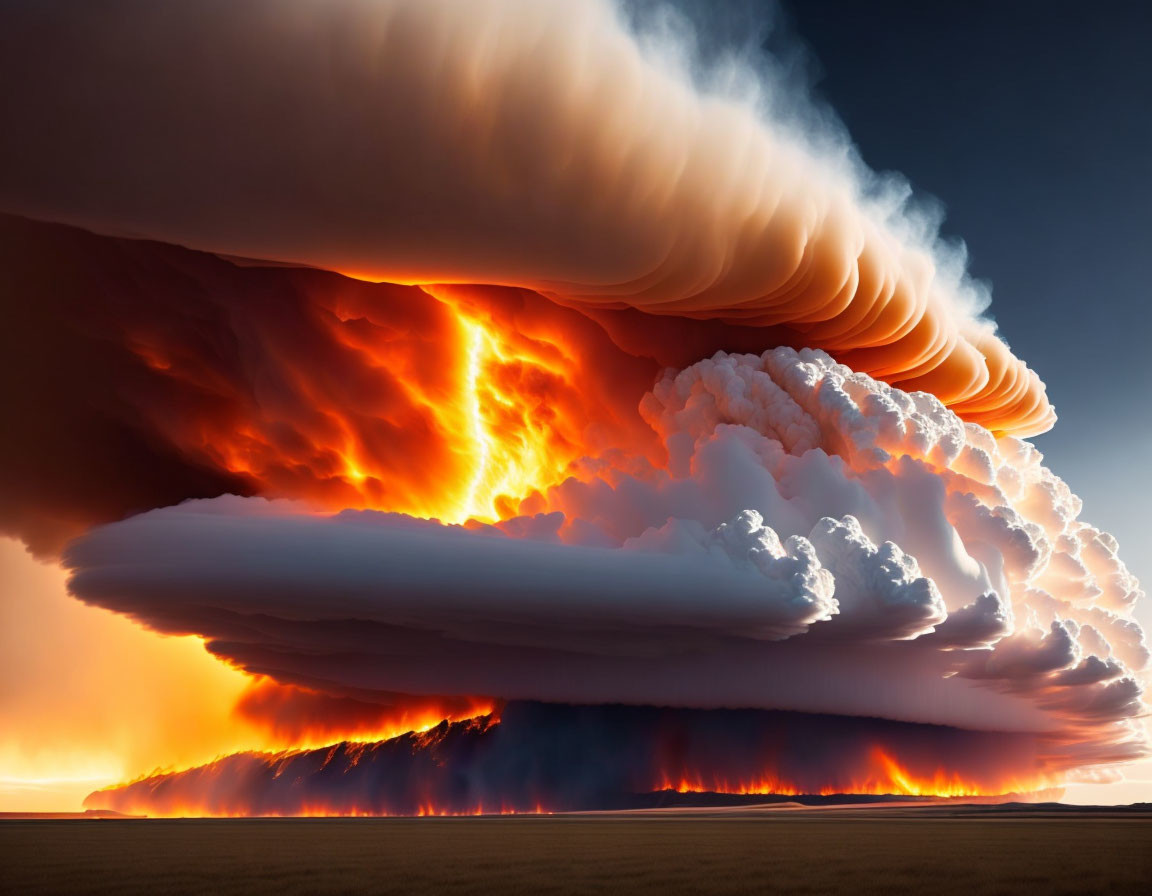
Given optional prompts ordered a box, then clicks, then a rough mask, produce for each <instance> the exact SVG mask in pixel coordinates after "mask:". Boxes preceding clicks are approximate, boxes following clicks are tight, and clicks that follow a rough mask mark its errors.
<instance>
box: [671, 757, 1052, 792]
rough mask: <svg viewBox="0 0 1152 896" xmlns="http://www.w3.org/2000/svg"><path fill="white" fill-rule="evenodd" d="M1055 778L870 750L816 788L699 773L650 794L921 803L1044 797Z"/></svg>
mask: <svg viewBox="0 0 1152 896" xmlns="http://www.w3.org/2000/svg"><path fill="white" fill-rule="evenodd" d="M1061 783H1062V782H1061V781H1060V780H1058V779H1057V778H1055V777H1053V776H1050V775H1044V774H1039V773H1037V774H1035V775H1033V776H1001V775H993V776H977V775H975V774H970V775H967V776H966V775H962V774H961V773H960V772H958V771H956V770H949V769H946V768H943V767H942V766H935V767H932V768H921V767H915V768H914V767H913V764H912V763H910V762H904V761H901V759H899V758H897V757H896V756H895V755H893V753H892V752H891V751H889V750H888V749H886V748H885V747H883V746H880V745H874V746H873V747H872V748H871V749H870V750H869V751H868V753H867V756H866V760H865V762H864V763H863V765H862V767H860V768H858V769H854V770H851V771H848V772H846V773H845V775H844V778H843V779H837V780H836V781H831V782H827V783H824V784H821V785H819V786H816V787H807V788H805V787H803V786H801V785H800V784H798V783H796V782H793V781H789V780H786V779H784V778H782V777H780V776H778V775H776V774H773V773H771V772H765V773H764V774H763V775H761V776H758V777H754V778H749V779H732V778H728V777H725V776H724V775H719V774H716V775H707V774H703V773H701V772H699V771H681V772H679V773H675V774H673V773H668V772H665V773H664V774H662V775H661V777H660V778H659V781H658V784H657V786H656V787H655V788H654V789H656V790H672V791H675V792H677V793H726V794H765V795H767V794H773V795H778V796H800V795H802V794H807V795H819V796H832V795H835V794H840V793H852V794H868V795H874V796H884V795H892V796H924V797H943V798H956V797H994V796H1005V795H1008V794H1016V795H1024V794H1035V793H1043V792H1047V791H1050V790H1051V789H1052V788H1053V787H1058V786H1060V784H1061Z"/></svg>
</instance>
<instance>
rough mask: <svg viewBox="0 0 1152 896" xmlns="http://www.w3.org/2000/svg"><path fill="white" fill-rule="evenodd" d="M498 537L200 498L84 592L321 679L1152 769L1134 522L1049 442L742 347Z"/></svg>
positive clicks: (110, 556) (821, 356)
mask: <svg viewBox="0 0 1152 896" xmlns="http://www.w3.org/2000/svg"><path fill="white" fill-rule="evenodd" d="M641 410H642V413H643V415H644V416H645V419H646V420H648V422H649V423H650V424H651V425H652V426H653V427H654V428H655V429H656V430H657V432H658V433H660V435H661V436H662V437H663V438H664V440H665V442H666V444H667V447H668V463H667V466H666V468H664V469H659V468H653V467H645V466H644V465H643V464H637V463H629V464H627V470H624V469H622V468H620V467H616V466H613V465H612V464H611V463H609V462H607V461H605V460H604V459H600V460H596V461H589V462H588V463H587V464H586V465H585V466H584V467H583V468H582V469H581V470H579V471H578V472H577V475H575V476H573V477H572V478H570V479H569V480H567V481H565V482H564V483H562V484H560V485H558V486H556V487H554V488H552V489H549V490H548V491H547V492H546V493H544V494H536V495H533V496H532V497H530V498H528V499H525V500H524V501H523V502H522V505H521V511H522V514H521V515H520V516H518V517H514V518H512V519H507V520H503V521H500V522H498V523H496V524H494V525H492V526H483V525H479V524H469V525H468V526H465V527H457V526H444V525H441V524H439V523H438V522H436V521H427V520H415V519H412V518H408V517H402V516H399V515H395V514H380V513H373V512H344V513H341V514H337V515H335V516H317V515H315V514H311V513H308V512H306V511H304V510H302V509H300V508H298V507H294V506H292V505H287V504H281V503H278V502H272V503H269V502H265V501H262V500H259V499H238V498H221V499H216V500H214V501H207V502H187V503H185V504H183V505H180V506H178V507H174V508H166V509H162V510H157V511H152V512H150V513H147V514H143V515H141V516H138V517H134V518H132V519H129V520H126V521H124V522H121V523H116V524H113V525H110V526H106V527H103V528H101V529H97V530H95V531H93V532H92V533H90V534H89V535H87V536H85V537H84V538H83V539H80V540H79V541H77V542H75V543H74V544H73V546H72V547H71V549H70V550H69V552H68V554H67V562H68V564H69V565H70V566H71V567H72V569H73V570H74V574H73V579H72V588H73V590H74V591H75V593H77V594H78V595H79V596H80V597H82V598H83V599H85V600H88V601H91V602H95V603H100V604H103V605H105V606H110V607H112V608H114V609H117V610H120V611H123V612H128V613H131V614H133V615H134V616H136V617H137V618H139V619H141V620H142V621H144V622H146V623H147V624H149V625H153V626H155V627H158V628H161V629H164V630H171V631H194V632H198V633H200V634H203V635H204V636H206V637H207V638H208V639H209V646H210V649H212V650H213V651H214V652H216V653H218V654H220V655H222V656H225V657H228V658H229V659H230V660H232V661H234V662H236V663H238V664H240V665H242V666H245V667H247V668H249V669H251V670H253V671H257V672H262V673H265V674H271V675H274V676H276V677H278V678H281V679H283V680H289V681H296V682H301V683H306V684H309V685H311V686H319V687H333V688H348V687H354V688H366V689H379V690H389V691H401V692H404V691H406V692H411V693H417V694H485V695H489V696H493V697H505V698H510V699H517V698H521V699H543V700H559V701H574V702H623V703H650V704H662V705H682V706H752V707H765V708H781V709H799V710H806V711H814V712H832V713H849V714H856V715H876V716H884V717H889V718H898V719H907V720H913V721H925V722H936V723H941V724H953V725H959V726H962V727H973V728H978V727H985V728H995V729H998V730H1009V729H1017V730H1029V731H1036V732H1041V733H1042V734H1043V736H1044V737H1045V738H1048V739H1050V740H1051V744H1052V745H1051V747H1050V755H1051V756H1052V762H1053V763H1055V764H1056V765H1059V766H1063V767H1072V766H1078V765H1086V764H1100V763H1107V762H1115V761H1121V760H1126V759H1130V758H1133V757H1135V756H1138V755H1140V754H1141V752H1142V751H1143V749H1144V745H1143V740H1142V735H1141V734H1140V732H1139V729H1138V728H1137V727H1136V726H1133V725H1129V724H1128V723H1127V721H1126V720H1129V719H1131V718H1132V717H1134V716H1136V715H1138V714H1140V713H1141V712H1143V704H1142V702H1141V696H1142V684H1141V678H1140V670H1141V669H1142V668H1143V667H1144V666H1145V665H1146V663H1147V660H1148V650H1147V647H1146V645H1145V643H1144V640H1143V633H1142V632H1141V630H1140V628H1139V626H1138V625H1137V624H1136V622H1135V621H1134V620H1133V619H1132V617H1131V608H1132V607H1133V605H1134V604H1135V602H1136V601H1137V600H1139V598H1140V596H1141V592H1140V591H1139V588H1138V585H1137V583H1136V581H1135V579H1134V578H1133V577H1132V576H1131V575H1130V574H1129V573H1128V571H1127V569H1126V568H1125V566H1124V564H1123V562H1122V561H1121V560H1120V558H1119V556H1118V553H1117V547H1116V543H1115V541H1114V540H1113V539H1111V538H1110V536H1107V535H1106V534H1104V533H1101V532H1099V531H1098V530H1096V529H1094V528H1092V527H1091V526H1089V525H1087V524H1085V523H1083V522H1081V521H1080V520H1079V519H1078V517H1077V514H1078V513H1079V501H1078V500H1077V499H1076V498H1075V496H1074V495H1072V494H1071V492H1070V491H1069V490H1068V488H1067V486H1066V485H1065V484H1064V483H1063V482H1062V481H1061V480H1060V479H1059V478H1057V477H1056V476H1055V475H1054V474H1052V473H1051V472H1050V471H1049V470H1047V469H1046V468H1045V467H1044V466H1043V464H1042V462H1041V460H1042V459H1041V457H1040V455H1039V453H1038V452H1037V451H1036V450H1035V449H1034V448H1033V447H1032V446H1030V445H1028V444H1027V443H1024V442H1021V441H1019V440H1016V439H1011V438H1001V439H999V440H997V439H994V438H993V437H992V436H991V435H990V434H989V433H988V432H987V431H985V430H983V429H981V428H980V427H977V426H974V425H973V424H966V423H963V422H962V421H960V420H959V418H957V417H956V416H955V415H954V414H952V413H951V412H950V411H948V410H947V409H946V408H944V406H943V405H942V404H940V402H939V401H937V400H936V399H935V398H933V397H932V396H930V395H927V394H924V393H915V394H906V393H903V392H901V391H900V390H898V389H895V388H892V387H890V386H887V385H885V384H883V383H881V382H878V381H876V380H873V379H871V378H870V377H867V376H864V375H861V374H859V373H855V372H853V371H851V370H850V369H848V368H846V367H844V366H842V365H839V364H837V363H835V362H834V361H833V360H832V359H831V358H830V357H829V356H828V355H826V354H825V353H823V352H819V351H810V350H803V351H794V350H792V349H786V348H781V349H775V350H772V351H769V352H765V353H764V354H763V355H761V356H755V355H726V354H723V353H719V354H717V355H716V356H714V357H713V358H710V359H707V360H705V361H701V362H699V363H698V364H695V365H693V366H692V367H690V368H688V369H686V370H683V371H680V372H678V373H676V372H669V373H668V374H667V375H666V376H665V377H664V378H663V379H662V380H661V381H660V382H659V383H658V384H657V385H656V386H655V388H654V389H653V391H652V393H651V394H649V395H648V396H647V397H646V398H645V400H644V402H643V404H642V408H641Z"/></svg>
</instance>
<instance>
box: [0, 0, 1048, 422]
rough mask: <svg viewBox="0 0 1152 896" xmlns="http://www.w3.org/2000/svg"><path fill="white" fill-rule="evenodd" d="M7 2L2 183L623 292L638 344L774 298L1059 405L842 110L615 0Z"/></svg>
mask: <svg viewBox="0 0 1152 896" xmlns="http://www.w3.org/2000/svg"><path fill="white" fill-rule="evenodd" d="M2 15H3V19H2V21H0V25H2V27H0V34H3V38H2V41H3V43H2V44H0V50H2V52H0V58H2V59H3V60H4V61H3V66H2V68H0V78H3V80H4V81H5V83H11V84H23V85H26V87H25V89H23V90H21V91H18V92H16V94H15V95H14V96H13V97H11V102H10V103H9V107H8V111H7V116H8V120H7V131H8V133H9V139H8V140H6V141H5V142H4V146H3V150H2V153H3V154H2V156H0V209H2V210H4V211H7V212H9V213H14V214H20V215H24V216H28V217H33V218H38V219H43V220H52V221H59V222H63V223H69V224H73V225H78V226H82V227H85V228H88V229H91V230H95V231H98V232H103V233H109V234H113V235H132V236H146V237H149V238H152V239H157V240H162V241H164V242H168V243H176V244H180V245H184V246H189V247H193V248H198V249H202V250H206V251H212V252H218V253H222V254H225V255H230V256H246V257H251V258H256V259H266V260H269V261H274V262H281V263H292V264H304V265H309V266H314V267H320V268H325V269H328V270H334V271H341V272H345V273H349V274H353V275H358V276H367V277H371V278H373V279H378V280H389V281H394V282H398V283H433V284H434V283H458V284H459V283H463V284H500V285H504V286H513V287H523V288H527V289H530V290H534V291H537V292H539V293H541V294H543V295H545V296H547V297H549V298H550V299H552V300H554V301H556V302H559V303H562V304H565V305H570V306H573V307H578V308H581V309H585V310H586V311H588V313H590V314H592V315H594V316H597V315H599V314H600V313H601V311H602V310H608V311H611V310H614V309H622V308H631V309H638V310H639V311H642V312H644V314H643V315H641V316H640V318H638V319H637V318H628V317H620V316H616V317H615V318H614V320H613V326H614V327H615V328H616V329H617V330H619V331H621V335H620V339H621V340H622V341H624V342H628V343H630V344H637V343H639V344H643V343H646V342H649V341H650V339H651V331H650V330H648V328H647V327H646V326H645V325H644V324H643V320H645V319H647V318H650V317H651V316H675V317H679V318H684V319H688V320H693V321H702V322H706V321H712V322H721V323H728V324H739V325H753V326H758V327H764V328H771V330H774V331H777V335H775V336H773V337H772V338H771V341H770V342H769V341H768V340H763V341H761V343H760V344H759V345H758V346H757V348H763V347H764V345H766V344H781V343H786V344H793V345H798V346H799V345H810V346H816V347H822V348H825V349H827V350H829V351H832V352H834V353H835V354H836V355H837V357H839V358H840V359H841V360H843V361H845V362H846V363H849V364H851V365H852V366H853V367H854V368H856V369H858V370H862V371H865V372H869V373H872V374H874V375H876V376H880V377H883V378H885V379H887V380H889V381H891V382H893V383H897V384H900V385H901V386H902V387H903V388H905V389H907V390H909V391H914V390H920V389H923V390H928V391H931V392H933V393H935V394H936V395H937V396H939V397H940V398H941V399H942V400H943V401H945V402H946V403H947V404H948V405H950V406H951V407H953V408H954V409H955V410H957V411H958V412H959V413H960V414H962V415H963V416H964V417H965V418H966V419H968V420H971V421H974V422H978V423H981V424H983V425H985V426H987V427H989V428H990V429H993V430H995V431H998V432H1012V433H1016V434H1019V435H1029V434H1034V433H1038V432H1042V431H1044V430H1045V429H1047V428H1048V427H1049V426H1051V424H1052V422H1053V420H1054V419H1055V418H1054V414H1053V412H1052V408H1051V406H1050V404H1049V402H1048V400H1047V398H1046V396H1045V393H1044V388H1043V384H1042V383H1041V382H1040V380H1039V378H1038V377H1037V376H1036V374H1035V373H1033V372H1032V371H1030V370H1029V369H1028V368H1027V367H1026V365H1025V364H1024V363H1023V362H1021V361H1020V360H1018V359H1017V358H1015V357H1014V356H1013V355H1012V353H1011V351H1010V350H1009V349H1008V347H1007V346H1006V345H1005V344H1004V343H1003V342H1002V341H1001V340H1000V339H999V338H998V337H997V336H996V334H995V332H994V327H993V326H992V325H991V324H990V323H989V322H987V321H985V320H982V319H980V318H979V316H978V312H979V310H980V308H981V307H982V306H983V304H985V302H986V297H985V296H984V294H983V290H982V288H981V287H979V286H977V285H976V284H974V283H973V282H972V281H971V280H970V279H969V278H968V277H967V275H966V274H965V273H964V271H963V265H962V259H957V257H956V253H955V252H954V251H951V250H949V249H947V248H946V247H943V246H942V244H941V243H940V241H939V240H937V238H936V236H935V233H934V230H933V228H932V227H931V226H928V227H926V226H925V224H924V222H923V220H922V217H921V216H920V215H919V214H918V213H916V212H915V211H914V210H910V209H909V208H908V206H907V203H906V201H905V200H906V199H907V196H906V194H905V193H904V192H902V190H901V189H893V188H891V187H884V186H883V185H882V182H881V181H880V180H879V179H878V178H876V177H875V176H874V175H872V174H871V173H869V172H867V171H865V170H864V169H863V168H862V166H860V165H859V164H858V163H855V162H854V161H853V160H854V158H855V157H854V154H853V153H852V152H851V150H850V149H849V148H848V147H847V146H846V145H845V144H844V141H843V138H842V135H841V134H840V133H839V132H838V131H836V132H834V133H832V134H829V133H826V132H816V133H813V132H811V131H809V132H807V133H806V132H804V131H803V130H802V129H798V128H797V126H796V116H795V115H788V116H785V115H783V114H777V113H778V112H780V110H782V109H783V108H785V107H786V106H787V105H789V102H788V101H780V100H779V99H778V98H777V99H776V101H774V98H775V97H776V94H777V93H779V92H780V91H781V87H780V85H776V84H773V83H772V82H766V83H763V84H762V86H761V89H760V91H759V94H760V95H759V97H758V99H757V102H750V101H748V100H747V98H744V99H741V98H740V97H734V96H731V95H725V94H724V93H721V92H716V91H715V90H711V91H710V90H708V89H702V88H701V87H698V86H696V85H695V84H693V83H692V79H691V77H690V76H689V74H688V73H686V72H685V71H683V70H681V69H679V68H678V67H677V66H676V65H675V64H673V63H672V62H670V61H669V59H670V57H675V56H676V52H675V48H674V47H672V48H671V49H672V52H663V51H662V49H661V48H663V49H669V46H668V42H667V41H663V42H661V40H660V39H658V38H655V37H653V35H647V39H645V40H643V41H640V40H638V39H637V37H636V35H634V34H633V33H631V32H630V31H629V29H628V28H627V27H626V26H625V24H624V23H623V17H622V16H621V15H620V14H619V13H618V11H617V10H616V9H615V8H614V7H613V6H612V5H611V4H610V3H608V2H596V0H594V2H587V3H569V4H560V3H545V4H541V3H534V2H530V0H483V2H475V3H469V4H466V5H465V6H464V7H463V8H462V7H461V5H460V4H459V3H456V2H451V0H419V2H415V0H288V2H284V0H257V2H247V3H243V4H236V3H230V2H223V0H197V2H185V3H167V4H164V6H163V8H159V7H157V6H156V5H155V4H153V3H150V2H147V0H98V2H90V3H86V4H84V5H83V6H81V7H77V6H76V5H75V4H71V3H65V2H60V0H48V2H23V3H20V2H16V3H8V4H5V6H4V8H3V13H2ZM129 130H130V132H131V139H127V137H126V133H127V132H128V131H129ZM610 316H611V315H610ZM699 327H700V328H701V329H703V330H705V331H707V324H705V323H701V324H700V325H699ZM781 329H782V330H783V332H782V333H781V332H780V330H781ZM767 332H769V331H768V330H766V331H765V333H767ZM729 347H732V346H729ZM649 351H653V349H649ZM689 360H692V359H681V360H680V362H679V363H686V362H687V361H689Z"/></svg>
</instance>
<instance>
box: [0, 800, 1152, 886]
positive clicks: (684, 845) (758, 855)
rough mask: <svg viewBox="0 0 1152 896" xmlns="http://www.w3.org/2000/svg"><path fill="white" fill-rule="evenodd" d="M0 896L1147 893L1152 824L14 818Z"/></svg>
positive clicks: (0, 851) (1095, 820) (924, 817)
mask: <svg viewBox="0 0 1152 896" xmlns="http://www.w3.org/2000/svg"><path fill="white" fill-rule="evenodd" d="M0 891H2V892H3V893H12V894H16V893H19V894H36V893H70V894H85V893H108V894H136V893H140V894H144V893H147V894H191V893H211V894H229V893H257V894H264V893H267V894H275V896H290V894H335V893H361V892H364V893H417V894H419V893H438V894H463V893H501V894H504V893H532V894H535V893H587V892H591V891H600V892H605V893H639V892H655V893H660V894H662V896H671V894H680V893H752V892H762V893H765V892H767V893H808V894H820V893H877V894H879V893H883V894H897V893H932V894H961V893H962V894H966V896H968V894H981V896H983V894H998V893H1004V894H1015V893H1020V894H1029V896H1036V894H1046V893H1066V894H1070V896H1071V894H1077V896H1079V894H1086V893H1140V894H1147V893H1150V892H1152V820H1149V818H1148V816H1143V817H1123V816H1120V815H1114V816H1097V817H1084V816H1078V815H1068V814H1063V815H1060V816H1058V817H1045V816H1041V817H1022V816H1018V815H1013V816H993V815H987V814H978V815H973V816H969V817H964V816H959V817H956V816H953V815H948V814H945V813H940V814H932V813H929V812H919V813H918V812H900V811H892V812H883V811H852V812H848V811H843V812H839V811H832V812H828V811H825V812H815V811H812V812H779V811H777V812H770V813H768V812H766V813H761V814H756V813H747V812H744V813H729V814H724V813H721V814H699V815H692V814H686V813H666V814H661V813H645V814H633V815H614V816H556V817H506V818H425V819H250V820H210V819H203V820H193V819H189V820H140V821H131V820H128V821H124V820H39V821H14V820H5V821H0Z"/></svg>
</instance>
